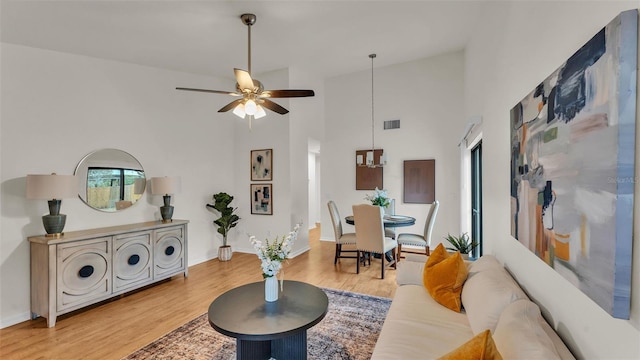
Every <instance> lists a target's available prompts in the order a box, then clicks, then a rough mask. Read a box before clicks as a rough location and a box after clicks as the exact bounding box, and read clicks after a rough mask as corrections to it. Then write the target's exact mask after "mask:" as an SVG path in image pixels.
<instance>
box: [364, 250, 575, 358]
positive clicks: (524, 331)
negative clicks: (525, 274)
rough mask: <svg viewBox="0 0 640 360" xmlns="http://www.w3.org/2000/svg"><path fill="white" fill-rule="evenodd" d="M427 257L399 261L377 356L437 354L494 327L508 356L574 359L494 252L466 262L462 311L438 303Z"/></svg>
mask: <svg viewBox="0 0 640 360" xmlns="http://www.w3.org/2000/svg"><path fill="white" fill-rule="evenodd" d="M424 265H425V257H424V256H417V255H409V256H407V261H402V262H400V263H399V264H398V270H397V282H398V285H399V286H398V289H397V290H396V294H395V296H394V298H393V302H392V303H391V307H390V309H389V313H388V314H387V317H386V319H385V322H384V325H383V327H382V331H381V333H380V337H379V338H378V341H377V343H376V346H375V349H374V352H373V355H372V359H437V358H438V357H440V356H442V355H445V354H447V353H449V352H451V351H452V350H454V349H456V348H458V347H459V346H461V345H463V344H464V343H465V342H467V341H468V340H470V339H471V338H473V337H474V335H476V334H478V333H481V332H483V331H484V330H485V329H490V330H491V332H492V334H493V335H492V337H493V340H494V342H495V345H496V347H497V349H498V351H499V352H500V354H501V356H502V357H503V358H504V359H505V360H506V359H527V360H530V359H545V360H550V359H575V358H574V357H573V355H572V354H571V352H570V351H569V350H568V349H567V347H566V346H565V345H564V343H563V342H562V340H561V339H560V337H559V336H558V335H557V334H556V333H555V332H554V331H553V329H552V328H551V326H549V324H548V323H547V322H546V321H545V320H544V319H543V318H542V316H541V315H540V309H539V308H538V306H537V305H536V304H535V303H533V302H531V301H530V300H529V298H528V297H527V295H526V294H525V293H524V291H523V290H522V289H521V288H520V286H519V285H518V284H517V283H516V282H515V280H514V279H513V278H512V277H511V275H510V274H509V273H508V272H507V271H506V269H505V268H504V267H503V266H502V265H501V264H500V262H499V261H498V260H497V259H496V258H495V257H493V256H491V255H485V256H483V257H481V258H480V259H478V260H476V261H472V262H468V263H467V268H468V270H469V275H468V277H467V280H466V282H465V283H464V286H463V288H462V294H461V300H462V305H463V307H464V309H463V311H462V312H460V313H457V312H455V311H452V310H449V309H447V308H445V307H444V306H442V305H440V304H439V303H437V302H436V301H435V300H434V299H433V298H432V297H431V296H430V295H429V293H428V292H427V291H426V290H425V288H424V286H423V285H422V272H423V269H424Z"/></svg>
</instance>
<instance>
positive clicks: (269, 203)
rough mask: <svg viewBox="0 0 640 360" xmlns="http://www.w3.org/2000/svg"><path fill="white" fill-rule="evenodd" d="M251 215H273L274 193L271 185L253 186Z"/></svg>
mask: <svg viewBox="0 0 640 360" xmlns="http://www.w3.org/2000/svg"><path fill="white" fill-rule="evenodd" d="M251 213H252V214H256V215H273V191H272V187H271V184H251Z"/></svg>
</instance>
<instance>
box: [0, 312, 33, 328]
mask: <svg viewBox="0 0 640 360" xmlns="http://www.w3.org/2000/svg"><path fill="white" fill-rule="evenodd" d="M27 320H31V311H29V312H26V313H22V314H18V315H14V316H9V317H8V318H3V319H2V320H0V329H4V328H6V327H9V326H13V325H15V324H19V323H21V322H24V321H27Z"/></svg>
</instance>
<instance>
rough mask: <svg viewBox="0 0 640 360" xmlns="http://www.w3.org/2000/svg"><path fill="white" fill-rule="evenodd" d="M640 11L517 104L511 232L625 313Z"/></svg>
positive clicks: (622, 18)
mask: <svg viewBox="0 0 640 360" xmlns="http://www.w3.org/2000/svg"><path fill="white" fill-rule="evenodd" d="M637 32H638V10H630V11H625V12H622V13H621V14H620V15H618V16H617V17H616V18H615V19H614V20H613V21H611V22H610V23H609V24H608V25H607V26H605V27H604V28H603V29H602V30H600V31H599V32H598V33H597V34H596V35H595V36H594V37H593V38H591V40H589V41H588V42H587V43H586V44H585V45H584V46H582V47H581V48H580V49H579V50H578V51H577V52H576V53H575V54H573V55H572V56H571V57H570V58H569V59H568V60H567V61H566V62H565V63H564V64H563V65H562V66H560V68H558V69H557V70H556V71H555V72H553V73H552V74H551V75H550V76H549V77H547V78H546V79H545V80H544V81H543V82H542V83H540V84H539V85H538V86H537V87H536V88H535V89H534V90H533V91H532V92H531V93H530V94H529V95H527V97H525V98H524V99H523V100H522V101H521V102H519V103H518V104H517V105H516V106H514V107H513V108H512V109H511V122H510V123H511V235H512V236H513V237H515V238H516V239H517V240H518V241H519V242H520V243H522V245H524V246H525V247H527V248H528V249H529V250H531V251H532V252H534V253H535V254H536V255H537V256H538V257H540V258H541V259H542V260H544V261H545V262H546V263H547V264H549V265H550V266H551V267H553V268H554V269H555V270H556V271H557V272H558V273H559V274H561V275H562V276H563V277H564V278H565V279H567V280H568V281H569V282H570V283H572V284H573V285H575V286H576V287H578V288H579V289H580V290H581V291H582V292H584V293H585V294H586V295H587V296H588V297H589V298H591V299H592V300H593V301H594V302H595V303H597V304H598V305H599V306H600V307H602V308H603V309H604V310H605V311H607V312H608V313H609V314H611V315H612V316H613V317H616V318H622V319H628V318H629V312H630V300H631V261H632V257H631V255H632V254H631V250H632V227H633V201H634V199H633V189H634V184H635V178H634V170H635V159H634V157H635V156H634V154H635V153H634V149H635V122H636V97H637V89H636V86H637V84H636V69H637V62H638V61H637V60H638V59H637V51H638V48H637V46H638V35H637Z"/></svg>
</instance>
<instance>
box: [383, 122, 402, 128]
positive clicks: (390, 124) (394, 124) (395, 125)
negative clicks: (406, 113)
mask: <svg viewBox="0 0 640 360" xmlns="http://www.w3.org/2000/svg"><path fill="white" fill-rule="evenodd" d="M384 129H385V130H391V129H400V120H387V121H385V122H384Z"/></svg>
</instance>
